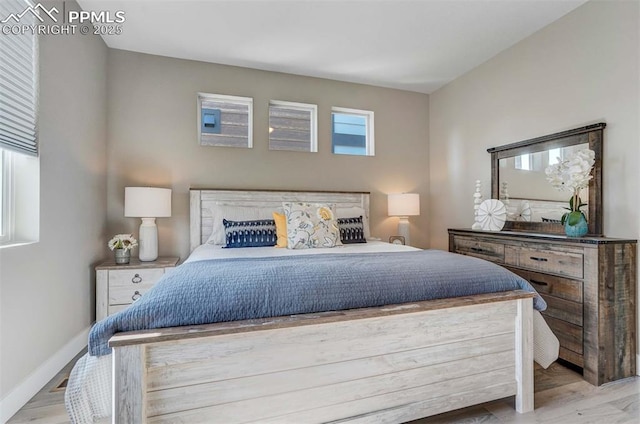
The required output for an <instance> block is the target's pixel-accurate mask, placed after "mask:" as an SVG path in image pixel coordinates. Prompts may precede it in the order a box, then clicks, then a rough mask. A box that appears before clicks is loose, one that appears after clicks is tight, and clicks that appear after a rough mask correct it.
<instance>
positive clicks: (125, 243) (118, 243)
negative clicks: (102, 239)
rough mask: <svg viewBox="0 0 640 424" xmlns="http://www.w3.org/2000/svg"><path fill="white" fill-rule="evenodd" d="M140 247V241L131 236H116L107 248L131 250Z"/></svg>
mask: <svg viewBox="0 0 640 424" xmlns="http://www.w3.org/2000/svg"><path fill="white" fill-rule="evenodd" d="M137 245H138V240H136V239H135V238H134V237H133V235H131V234H116V235H115V236H113V238H112V239H111V240H109V243H107V246H109V249H111V250H114V249H124V250H131V249H133V248H134V247H136V246H137Z"/></svg>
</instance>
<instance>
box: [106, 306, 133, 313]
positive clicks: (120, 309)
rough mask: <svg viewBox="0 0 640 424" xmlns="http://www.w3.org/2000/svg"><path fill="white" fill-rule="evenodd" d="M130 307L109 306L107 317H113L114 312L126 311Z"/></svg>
mask: <svg viewBox="0 0 640 424" xmlns="http://www.w3.org/2000/svg"><path fill="white" fill-rule="evenodd" d="M129 306H131V305H111V306H109V315H113V314H115V313H116V312H120V311H122V310H123V309H127V308H128V307H129Z"/></svg>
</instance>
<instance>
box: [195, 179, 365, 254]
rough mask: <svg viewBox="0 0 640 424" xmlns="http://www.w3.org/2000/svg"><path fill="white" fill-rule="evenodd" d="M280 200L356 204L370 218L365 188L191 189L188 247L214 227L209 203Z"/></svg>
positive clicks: (257, 203)
mask: <svg viewBox="0 0 640 424" xmlns="http://www.w3.org/2000/svg"><path fill="white" fill-rule="evenodd" d="M282 202H309V203H334V204H335V205H336V208H348V207H353V206H357V207H360V208H363V209H364V211H365V214H366V218H367V219H368V218H369V193H368V192H342V191H340V192H338V191H276V190H209V189H192V190H190V233H191V236H190V250H191V251H193V249H195V248H196V247H198V246H200V245H201V244H203V243H205V242H206V241H207V239H208V238H209V236H210V235H211V232H212V231H213V218H212V216H211V207H212V206H215V205H232V206H249V207H256V208H258V207H260V208H264V207H273V209H274V210H275V209H276V208H278V207H280V206H282Z"/></svg>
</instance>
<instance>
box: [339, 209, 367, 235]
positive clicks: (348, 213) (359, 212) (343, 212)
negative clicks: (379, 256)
mask: <svg viewBox="0 0 640 424" xmlns="http://www.w3.org/2000/svg"><path fill="white" fill-rule="evenodd" d="M352 216H362V226H363V227H364V238H365V239H368V238H371V231H369V220H368V219H367V213H366V212H365V210H364V209H363V208H361V207H358V206H351V207H348V208H344V207H342V208H340V207H337V206H336V217H338V219H340V218H351V217H352Z"/></svg>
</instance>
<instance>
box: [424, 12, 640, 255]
mask: <svg viewBox="0 0 640 424" xmlns="http://www.w3.org/2000/svg"><path fill="white" fill-rule="evenodd" d="M639 5H640V3H638V2H630V1H626V2H599V1H591V2H587V3H586V4H585V5H583V6H581V7H579V8H578V9H576V10H574V11H573V12H571V13H569V14H568V15H566V16H564V17H563V18H562V19H560V20H558V21H556V22H554V23H552V24H551V25H549V26H547V27H546V28H544V29H542V30H541V31H538V32H537V33H535V34H533V35H532V36H530V37H529V38H527V39H525V40H524V41H522V42H520V43H518V44H516V45H515V46H514V47H512V48H510V49H508V50H506V51H504V52H503V53H501V54H499V55H497V56H496V57H494V58H493V59H491V60H489V61H488V62H486V63H484V64H483V65H481V66H479V67H477V68H476V69H474V70H473V71H471V72H469V73H467V74H466V75H464V76H462V77H460V78H458V79H456V80H455V81H453V82H452V83H450V84H448V85H446V86H445V87H443V88H441V89H440V90H438V91H436V92H435V93H432V94H431V96H430V116H429V121H430V145H429V149H430V158H431V160H430V168H429V169H430V178H431V185H430V199H432V201H431V202H430V206H431V207H430V210H429V215H430V222H429V224H430V231H431V236H432V238H431V246H432V247H438V248H445V247H446V246H447V242H448V240H447V232H446V231H447V228H449V227H452V226H454V227H465V226H466V227H469V226H471V224H472V223H473V192H474V189H475V186H474V184H475V180H476V179H480V180H482V182H483V183H484V190H483V195H484V198H485V199H487V198H489V197H490V195H491V189H490V182H491V161H490V159H491V157H490V155H489V153H487V151H486V149H487V148H489V147H493V146H499V145H503V144H508V143H512V142H515V141H519V140H524V139H528V138H532V137H536V136H542V135H546V134H551V133H554V132H558V131H562V130H568V129H572V128H577V127H580V126H584V125H588V124H592V123H597V122H606V123H607V127H606V129H605V132H604V158H603V159H604V164H603V180H604V188H603V191H604V205H603V209H604V211H603V214H604V230H605V235H607V236H610V237H631V238H637V237H638V224H639V222H638V221H639V218H640V215H639V213H638V210H640V208H639V206H640V205H639V201H638V199H639V197H638V187H639V185H638V177H639V175H640V174H639V172H638V159H639V154H640V128H639V126H640V121H639V120H638V117H639V116H640V106H639V101H640V70H639V67H638V65H639V62H640V53H639V51H640V43H639V40H638V37H639V34H640V31H639V22H640V16H639V15H640V13H639V10H638V9H639ZM436 199H437V201H435V200H436Z"/></svg>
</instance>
